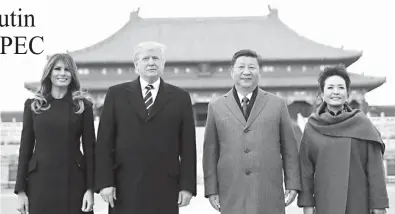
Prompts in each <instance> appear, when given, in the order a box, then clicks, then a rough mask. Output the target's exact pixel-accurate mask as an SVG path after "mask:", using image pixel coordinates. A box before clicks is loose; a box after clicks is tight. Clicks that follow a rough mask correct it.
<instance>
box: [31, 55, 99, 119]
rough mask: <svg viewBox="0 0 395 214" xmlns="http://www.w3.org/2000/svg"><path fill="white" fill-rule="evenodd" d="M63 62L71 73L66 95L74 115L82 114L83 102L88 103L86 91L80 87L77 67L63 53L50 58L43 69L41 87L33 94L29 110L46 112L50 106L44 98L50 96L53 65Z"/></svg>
mask: <svg viewBox="0 0 395 214" xmlns="http://www.w3.org/2000/svg"><path fill="white" fill-rule="evenodd" d="M59 60H61V61H63V62H64V64H65V65H66V67H67V68H68V69H69V71H70V73H71V82H70V84H69V86H68V89H67V90H68V91H67V93H71V96H72V100H73V104H74V105H75V106H76V112H75V113H76V114H81V113H82V112H84V109H85V105H84V100H87V101H89V102H91V101H90V99H89V98H87V97H86V96H85V94H86V91H83V90H82V89H81V86H80V81H79V79H78V77H77V69H78V68H77V65H76V64H75V62H74V60H73V58H72V57H71V56H70V55H68V54H64V53H58V54H54V55H53V56H51V57H50V58H49V60H48V62H47V64H46V65H45V67H44V72H43V75H42V78H41V81H40V83H41V86H40V88H39V89H38V91H37V92H36V93H35V97H34V98H33V101H32V103H31V105H30V107H31V110H32V111H33V112H35V113H37V114H39V113H41V112H43V111H46V110H48V109H49V108H50V107H51V105H50V104H48V101H47V99H46V97H47V96H48V95H50V93H51V88H52V82H51V73H52V70H53V68H54V66H55V64H56V63H57V62H58V61H59Z"/></svg>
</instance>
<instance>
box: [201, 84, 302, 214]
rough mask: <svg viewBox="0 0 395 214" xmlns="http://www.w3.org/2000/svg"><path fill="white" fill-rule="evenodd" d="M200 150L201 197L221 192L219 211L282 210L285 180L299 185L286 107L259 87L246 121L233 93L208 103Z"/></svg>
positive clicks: (290, 185) (248, 213) (258, 213)
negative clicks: (201, 154) (201, 165)
mask: <svg viewBox="0 0 395 214" xmlns="http://www.w3.org/2000/svg"><path fill="white" fill-rule="evenodd" d="M232 90H233V89H232ZM203 152H204V153H203V169H204V182H205V196H206V197H209V196H210V195H213V194H219V198H220V206H221V213H224V214H261V213H270V214H283V213H284V212H285V202H284V190H283V181H285V187H286V189H294V190H299V189H300V185H301V184H300V174H299V163H298V151H297V144H296V140H295V136H294V132H293V129H292V124H291V120H290V116H289V114H288V110H287V105H286V103H285V101H284V100H283V99H281V98H279V97H277V96H275V95H273V94H270V93H268V92H265V91H263V90H261V89H258V94H257V97H256V100H255V103H254V105H253V107H252V110H251V113H250V115H249V117H248V120H247V121H246V120H245V119H244V117H243V114H242V112H241V110H240V108H239V106H238V104H237V102H236V100H235V98H234V96H233V91H230V92H229V93H227V94H226V95H224V96H222V97H220V98H218V99H217V100H215V101H213V102H211V103H210V104H209V107H208V119H207V124H206V130H205V139H204V150H203ZM283 170H284V174H285V179H283Z"/></svg>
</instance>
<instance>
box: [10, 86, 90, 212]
mask: <svg viewBox="0 0 395 214" xmlns="http://www.w3.org/2000/svg"><path fill="white" fill-rule="evenodd" d="M31 102H32V99H28V100H26V102H25V109H24V113H23V129H22V136H21V145H20V150H19V162H18V172H17V180H16V184H15V193H16V194H17V193H18V192H21V191H24V192H25V193H26V194H27V196H28V199H29V213H30V214H54V213H56V214H82V213H84V212H82V211H81V207H82V199H83V195H84V193H85V192H86V190H87V189H92V190H93V185H94V181H93V177H94V146H95V131H94V125H93V110H92V105H91V103H89V102H87V101H85V100H84V106H85V107H84V108H85V110H84V111H83V112H82V113H81V114H77V113H75V112H76V104H75V103H74V102H73V100H72V97H71V94H70V93H67V94H66V95H65V96H64V97H63V98H61V99H54V98H53V97H52V96H51V95H49V96H47V102H48V104H49V105H50V108H49V109H48V110H46V111H43V112H41V113H38V114H37V113H34V112H33V111H32V110H31V108H30V105H31ZM81 143H82V148H83V154H82V153H81V151H80V146H81Z"/></svg>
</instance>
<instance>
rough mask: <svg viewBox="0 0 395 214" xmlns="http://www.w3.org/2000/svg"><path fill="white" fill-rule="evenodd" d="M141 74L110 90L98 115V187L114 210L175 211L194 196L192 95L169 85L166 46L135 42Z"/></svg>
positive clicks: (115, 212) (125, 212)
mask: <svg viewBox="0 0 395 214" xmlns="http://www.w3.org/2000/svg"><path fill="white" fill-rule="evenodd" d="M134 63H135V69H136V71H137V72H138V74H139V77H138V78H137V79H136V80H134V81H132V82H126V83H122V84H119V85H115V86H112V87H110V88H109V90H108V92H107V95H106V98H105V101H104V106H103V110H102V113H101V118H100V125H99V130H98V142H97V147H96V148H97V150H96V157H97V158H96V164H97V168H96V177H95V183H96V191H97V192H100V195H101V197H102V198H103V200H104V201H106V202H108V203H109V213H110V214H130V213H139V214H156V213H163V214H177V213H178V211H179V207H182V206H186V205H188V204H189V202H190V200H191V198H192V196H196V138H195V125H194V117H193V109H192V103H191V99H190V95H189V93H188V92H186V91H185V90H183V89H180V88H178V87H176V86H173V85H171V84H168V83H166V82H165V81H164V80H163V79H162V78H161V75H162V73H163V70H164V64H165V59H164V46H163V45H162V44H159V43H157V42H144V43H140V44H139V45H137V47H136V50H135V54H134Z"/></svg>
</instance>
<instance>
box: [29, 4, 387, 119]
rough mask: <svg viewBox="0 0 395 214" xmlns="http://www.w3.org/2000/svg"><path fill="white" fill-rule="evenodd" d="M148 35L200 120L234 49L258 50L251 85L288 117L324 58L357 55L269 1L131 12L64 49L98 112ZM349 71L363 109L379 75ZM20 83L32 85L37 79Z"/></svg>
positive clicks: (334, 60) (303, 108)
mask: <svg viewBox="0 0 395 214" xmlns="http://www.w3.org/2000/svg"><path fill="white" fill-rule="evenodd" d="M152 40H153V41H158V42H161V43H163V44H165V45H166V46H167V50H166V51H165V58H166V67H165V71H164V74H163V79H164V80H165V81H167V82H168V83H171V84H174V85H177V86H179V87H181V88H184V89H185V90H187V91H188V92H189V93H190V95H191V99H192V102H193V108H194V114H195V121H196V125H197V126H204V125H205V121H206V117H207V105H208V103H209V102H210V101H211V100H212V99H213V98H215V97H217V96H220V95H222V94H225V93H226V92H227V91H229V90H230V89H231V87H232V85H233V82H232V79H231V77H230V73H229V69H230V63H231V62H230V61H231V58H232V55H233V54H234V53H235V52H237V51H239V50H241V49H252V50H255V51H256V52H257V53H258V54H260V55H261V56H262V59H263V66H262V68H261V70H260V74H261V80H260V83H259V86H260V87H261V88H262V89H264V90H266V91H269V92H271V93H273V94H276V95H279V96H281V97H283V98H285V99H286V100H287V102H288V107H289V112H290V114H291V117H292V119H293V120H294V121H296V119H297V115H298V114H301V115H302V116H304V117H307V116H309V115H310V113H311V112H312V111H314V110H315V108H316V107H317V105H318V104H319V102H320V101H318V100H317V99H316V97H317V93H318V90H317V89H318V87H317V85H318V82H317V77H318V74H319V72H321V71H322V70H323V69H324V68H325V67H326V66H328V65H337V64H344V65H345V66H350V65H351V64H353V63H354V62H356V61H357V60H358V59H359V58H360V57H361V56H362V52H361V51H352V50H343V49H341V48H334V47H329V46H326V45H322V44H318V43H316V42H314V41H312V40H309V39H307V38H305V37H303V36H300V35H298V34H297V33H296V32H295V31H293V30H292V29H291V28H290V27H288V26H287V25H286V24H284V23H283V22H282V21H281V20H280V18H279V15H278V11H277V10H276V9H271V10H270V13H269V14H268V15H267V16H258V17H226V18H224V17H222V18H220V17H215V18H199V17H198V18H141V17H140V16H139V15H138V12H132V13H131V14H130V19H129V21H128V22H127V23H126V24H125V25H124V26H123V27H122V28H121V29H120V30H118V31H117V32H115V33H114V34H113V35H111V36H110V37H108V38H106V39H104V40H103V41H101V42H99V43H97V44H95V45H93V46H90V47H87V48H84V49H81V50H77V51H73V52H70V53H69V54H70V55H71V56H72V57H73V58H74V59H75V61H76V63H77V65H78V67H79V69H78V75H79V77H80V79H81V84H82V87H84V88H86V89H88V90H89V92H90V95H91V98H92V100H94V102H95V112H96V114H97V115H98V116H99V115H100V112H101V108H102V105H103V102H104V98H105V94H106V91H107V89H108V87H110V86H111V85H115V84H119V83H122V82H126V81H131V80H134V79H135V78H136V77H137V74H136V72H135V69H134V65H133V61H132V55H133V49H134V47H135V46H136V45H137V44H138V43H140V42H143V41H152ZM350 76H351V81H352V91H351V92H350V101H349V102H350V104H351V105H352V106H353V107H354V108H361V109H363V110H364V111H365V112H366V111H367V108H368V104H367V103H366V101H365V94H366V93H367V92H369V91H371V90H373V89H375V88H377V87H379V86H380V85H382V84H383V83H384V82H385V78H384V77H383V78H378V77H367V76H363V75H359V74H354V73H350ZM25 87H26V88H28V89H29V90H36V89H37V87H38V83H37V82H32V83H26V84H25Z"/></svg>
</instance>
